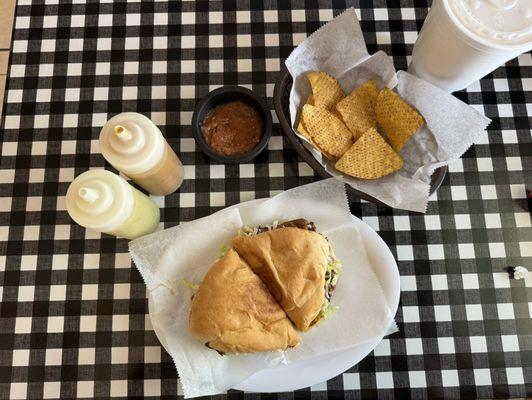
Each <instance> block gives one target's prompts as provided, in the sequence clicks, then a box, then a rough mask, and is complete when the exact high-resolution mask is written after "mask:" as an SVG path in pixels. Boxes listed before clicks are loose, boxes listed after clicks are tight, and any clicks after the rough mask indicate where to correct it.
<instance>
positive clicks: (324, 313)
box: [315, 299, 340, 324]
mask: <svg viewBox="0 0 532 400" xmlns="http://www.w3.org/2000/svg"><path fill="white" fill-rule="evenodd" d="M339 309H340V306H333V305H332V304H331V302H330V301H329V300H327V299H323V304H322V305H321V310H320V312H319V314H318V316H317V317H316V319H315V321H316V322H315V323H316V324H319V323H320V322H322V321H325V320H326V319H327V318H329V317H330V316H331V314H334V313H335V312H336V311H338V310H339Z"/></svg>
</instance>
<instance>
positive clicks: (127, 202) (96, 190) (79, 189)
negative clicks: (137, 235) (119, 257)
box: [66, 169, 135, 232]
mask: <svg viewBox="0 0 532 400" xmlns="http://www.w3.org/2000/svg"><path fill="white" fill-rule="evenodd" d="M134 203H135V200H134V195H133V192H132V190H131V187H130V186H129V183H127V181H126V180H125V179H124V178H122V177H120V176H118V175H115V174H113V173H112V172H109V171H106V170H103V169H93V170H90V171H86V172H84V173H82V174H81V175H79V176H78V177H76V178H75V179H74V180H73V181H72V183H71V184H70V186H69V187H68V190H67V194H66V207H67V211H68V213H69V215H70V217H71V218H72V219H73V220H74V221H76V223H78V224H79V225H82V226H84V227H86V228H91V229H96V230H100V231H104V232H105V231H109V230H112V229H114V228H116V227H118V226H120V225H121V224H123V223H124V222H125V221H126V220H127V219H128V218H129V216H130V215H131V213H132V212H133V207H134Z"/></svg>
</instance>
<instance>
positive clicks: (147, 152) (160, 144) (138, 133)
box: [100, 112, 166, 175]
mask: <svg viewBox="0 0 532 400" xmlns="http://www.w3.org/2000/svg"><path fill="white" fill-rule="evenodd" d="M165 142H166V140H165V139H164V137H163V134H162V133H161V131H160V130H159V128H157V126H156V125H155V124H154V123H153V122H152V121H151V120H150V119H149V118H147V117H145V116H144V115H142V114H138V113H134V112H126V113H122V114H118V115H115V116H114V117H113V118H111V119H110V120H109V121H107V123H106V124H105V125H104V127H103V128H102V130H101V132H100V150H101V152H102V154H103V156H104V158H105V159H106V160H107V161H108V162H109V163H110V164H111V165H112V166H113V167H115V168H116V169H117V170H119V171H121V172H123V173H124V174H126V175H128V174H133V175H135V174H142V173H144V172H146V171H149V170H150V169H152V168H153V167H154V166H155V165H157V163H158V162H160V160H161V159H162V157H163V156H164V151H165Z"/></svg>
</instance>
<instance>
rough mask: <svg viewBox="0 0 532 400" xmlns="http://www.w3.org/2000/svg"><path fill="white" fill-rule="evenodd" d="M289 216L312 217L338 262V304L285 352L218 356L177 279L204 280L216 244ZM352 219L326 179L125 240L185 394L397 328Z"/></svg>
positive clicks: (222, 386)
mask: <svg viewBox="0 0 532 400" xmlns="http://www.w3.org/2000/svg"><path fill="white" fill-rule="evenodd" d="M294 218H307V219H309V220H312V221H314V222H315V223H316V225H317V226H318V228H319V230H320V231H321V232H322V233H324V234H325V235H326V236H327V237H328V238H329V240H330V241H331V243H332V245H333V247H334V251H335V253H336V255H337V257H338V258H339V259H341V260H342V263H343V273H342V275H341V276H340V279H339V282H338V286H337V288H336V289H335V292H334V294H333V297H332V303H333V304H334V305H338V306H340V309H339V310H338V311H337V312H336V313H334V314H332V315H331V316H330V317H329V318H328V319H327V320H326V321H325V322H323V323H321V324H320V325H319V326H318V327H316V328H314V329H311V330H310V331H309V332H307V333H304V334H301V341H302V343H301V346H300V347H299V348H296V349H293V350H290V351H287V352H280V351H278V352H270V353H258V354H251V355H236V356H220V355H218V353H216V352H215V351H213V350H211V349H208V348H207V347H205V346H204V345H203V344H202V343H200V342H199V341H197V340H196V339H195V338H193V337H192V335H191V334H190V333H189V331H188V314H189V310H190V297H191V295H192V293H193V292H192V291H191V290H190V289H188V288H187V287H186V286H185V285H183V284H182V282H181V279H183V278H184V279H187V280H189V281H192V282H195V283H199V282H201V280H202V278H203V276H204V275H205V273H206V272H207V271H208V269H209V268H210V266H211V265H212V263H213V262H214V261H215V260H216V259H217V257H218V255H219V249H220V246H221V245H222V244H230V241H231V238H232V237H233V236H234V235H235V233H236V232H237V230H238V229H239V228H240V227H241V226H242V225H244V224H245V225H249V226H256V225H259V224H265V223H268V224H270V223H272V222H273V221H275V220H279V221H284V220H289V219H294ZM352 221H353V220H352V216H351V214H350V213H349V208H348V203H347V198H346V194H345V187H344V185H343V184H342V183H341V182H339V181H338V180H335V179H328V180H323V181H320V182H316V183H312V184H309V185H305V186H300V187H297V188H295V189H292V190H288V191H285V192H283V193H281V194H279V195H277V196H275V197H273V198H271V199H267V200H265V201H263V202H257V203H255V204H252V205H239V206H237V207H234V208H231V209H224V210H222V211H219V212H217V213H215V214H213V215H211V216H208V217H205V218H201V219H198V220H195V221H192V222H186V223H183V224H181V225H179V226H176V227H173V228H170V229H167V230H164V231H161V232H156V233H154V234H152V235H148V236H145V237H143V238H140V239H137V240H134V241H132V242H130V244H129V250H130V253H131V256H132V258H133V261H134V263H135V265H136V266H137V268H138V270H139V271H140V273H141V275H142V277H143V279H144V281H145V282H146V285H147V287H148V290H149V291H150V294H149V302H150V316H151V319H152V325H153V327H154V329H155V331H156V332H157V334H158V337H159V338H160V340H161V342H162V344H163V345H164V347H165V348H166V349H167V350H168V352H169V354H170V355H171V356H172V358H173V360H174V363H175V365H176V368H177V370H178V372H179V375H180V379H181V383H182V386H183V391H184V395H185V397H195V396H203V395H212V394H217V393H221V392H224V391H226V390H228V389H229V388H231V387H234V386H236V385H237V384H238V383H240V382H243V381H244V380H245V379H246V378H248V377H249V376H251V375H252V374H253V373H255V372H258V371H259V370H262V369H264V368H267V367H268V366H273V365H276V364H279V363H281V362H284V363H291V362H295V361H300V360H304V359H308V358H310V357H313V356H316V355H322V354H327V353H334V352H336V351H339V350H342V349H346V348H350V347H353V346H355V345H359V344H362V343H364V342H367V341H370V340H375V339H378V338H380V337H382V336H384V335H385V334H389V333H392V332H393V331H395V330H396V327H395V324H394V322H393V315H391V313H390V309H389V306H388V303H387V301H386V298H385V296H384V294H383V292H382V289H381V286H380V283H379V281H378V279H377V277H376V276H375V273H374V272H373V267H372V266H371V263H370V261H369V259H368V257H367V255H366V250H365V247H364V244H363V241H362V240H361V238H360V234H359V232H358V230H357V228H356V226H355V225H354V224H353V222H352ZM390 326H391V327H392V328H391V330H390V331H389V330H388V329H389V327H390Z"/></svg>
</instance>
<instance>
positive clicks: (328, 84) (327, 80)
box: [307, 71, 345, 110]
mask: <svg viewBox="0 0 532 400" xmlns="http://www.w3.org/2000/svg"><path fill="white" fill-rule="evenodd" d="M307 78H308V80H309V82H310V86H312V95H313V96H312V97H313V101H314V103H310V101H308V102H307V104H312V105H314V106H316V107H322V108H325V109H327V110H331V109H333V108H334V106H335V104H336V103H338V102H339V101H340V100H342V99H343V98H344V96H345V94H344V91H343V90H342V88H341V87H340V84H339V83H338V81H337V80H336V79H334V78H333V77H332V76H330V75H329V74H327V73H325V72H322V71H317V72H314V71H311V72H307Z"/></svg>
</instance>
